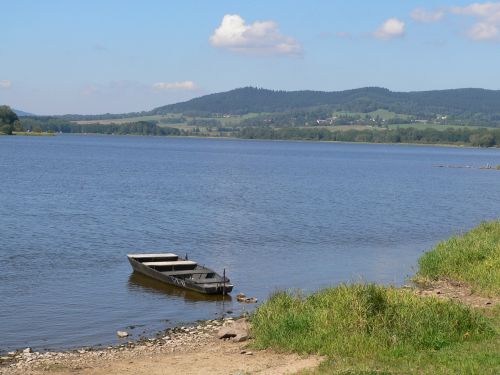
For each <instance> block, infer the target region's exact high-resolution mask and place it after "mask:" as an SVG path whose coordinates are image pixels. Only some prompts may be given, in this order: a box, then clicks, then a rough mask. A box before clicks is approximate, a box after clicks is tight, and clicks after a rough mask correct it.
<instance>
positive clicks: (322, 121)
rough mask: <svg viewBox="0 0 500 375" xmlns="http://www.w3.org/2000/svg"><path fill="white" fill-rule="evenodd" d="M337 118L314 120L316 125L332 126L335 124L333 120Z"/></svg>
mask: <svg viewBox="0 0 500 375" xmlns="http://www.w3.org/2000/svg"><path fill="white" fill-rule="evenodd" d="M336 119H337V117H329V118H327V119H318V120H316V124H318V125H333V124H335V120H336Z"/></svg>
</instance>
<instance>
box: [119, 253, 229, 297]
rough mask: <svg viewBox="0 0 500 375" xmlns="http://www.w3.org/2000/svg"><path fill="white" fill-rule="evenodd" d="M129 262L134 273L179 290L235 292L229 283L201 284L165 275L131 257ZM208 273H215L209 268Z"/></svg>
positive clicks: (213, 292)
mask: <svg viewBox="0 0 500 375" xmlns="http://www.w3.org/2000/svg"><path fill="white" fill-rule="evenodd" d="M128 260H129V262H130V265H131V266H132V269H133V270H134V272H137V273H140V274H143V275H146V276H148V277H151V278H153V279H156V280H159V281H161V282H164V283H166V284H170V285H174V286H176V287H179V288H184V289H189V290H193V291H195V292H199V293H204V294H227V293H230V292H231V291H232V290H233V285H232V284H229V283H227V282H226V283H223V282H220V283H210V284H199V283H196V282H193V281H191V280H189V279H182V278H178V277H175V276H169V275H165V274H163V273H161V272H159V271H157V270H155V269H153V268H150V267H148V266H145V265H144V264H142V263H141V262H138V261H137V260H135V259H133V258H130V257H129V258H128ZM208 272H214V271H212V270H210V269H208V268H207V273H208ZM224 284H225V285H224Z"/></svg>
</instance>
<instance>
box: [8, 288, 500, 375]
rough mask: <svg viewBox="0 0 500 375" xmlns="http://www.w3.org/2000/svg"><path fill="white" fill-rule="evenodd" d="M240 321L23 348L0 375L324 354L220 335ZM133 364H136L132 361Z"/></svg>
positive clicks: (494, 301) (449, 294)
mask: <svg viewBox="0 0 500 375" xmlns="http://www.w3.org/2000/svg"><path fill="white" fill-rule="evenodd" d="M400 289H409V290H411V291H413V292H414V293H415V295H417V296H420V297H421V298H429V297H435V298H438V299H449V300H455V301H458V302H460V303H463V304H465V305H468V306H471V307H473V308H477V309H491V308H494V307H495V306H497V305H499V304H500V298H497V297H484V296H481V295H476V294H474V293H473V292H472V289H471V288H470V287H469V286H467V285H465V284H463V283H459V282H453V281H451V280H438V281H435V282H431V283H419V282H418V280H417V281H414V282H413V283H412V285H404V286H401V287H400ZM241 320H246V316H240V317H225V318H220V319H212V320H204V321H197V322H193V323H191V324H188V325H185V326H176V327H173V328H167V329H165V330H162V331H159V332H157V333H156V334H155V335H154V336H153V337H141V338H138V339H130V338H127V337H124V338H122V339H121V340H123V342H122V343H120V344H117V345H109V346H104V347H103V345H100V344H97V345H93V346H86V347H81V348H78V349H70V350H54V351H52V350H47V351H41V352H33V351H32V350H31V348H25V349H19V350H16V351H12V352H8V353H5V354H2V355H0V375H4V374H5V375H7V374H13V375H21V374H23V375H24V374H33V375H44V374H49V373H52V372H54V371H57V372H58V373H60V374H66V373H67V374H72V373H74V372H75V371H78V372H79V373H80V372H81V373H84V374H87V373H89V374H96V373H97V374H101V373H102V374H107V373H128V372H127V371H124V369H123V368H122V367H121V366H122V365H123V363H124V362H127V365H129V366H128V368H129V370H131V371H130V374H135V373H141V374H142V373H144V374H146V373H147V374H149V373H156V372H154V371H156V370H158V371H159V370H161V368H156V367H154V366H155V363H156V362H154V361H151V358H157V359H158V360H160V361H165V362H168V361H170V360H171V359H172V358H176V360H179V358H182V360H181V361H180V362H179V363H182V366H185V365H186V363H187V362H189V361H191V362H193V363H194V362H196V361H195V360H193V358H195V357H197V356H201V357H203V358H204V359H205V360H208V361H209V362H212V359H213V356H214V355H216V354H217V353H219V354H220V356H219V358H218V360H219V362H218V365H217V366H218V367H217V369H218V371H219V372H217V371H216V372H215V373H228V374H229V373H231V372H228V371H229V370H231V371H237V370H238V369H239V367H238V366H240V367H241V366H243V367H245V366H247V367H245V368H247V369H248V366H250V365H249V364H248V363H247V362H248V359H249V358H252V360H251V361H250V362H252V364H251V366H254V367H253V369H254V370H258V371H261V370H262V369H261V368H260V367H259V366H260V365H262V363H265V367H266V368H268V369H272V368H273V366H272V364H273V363H274V362H276V361H277V362H276V364H277V366H278V368H279V369H278V370H277V369H274V370H271V372H269V374H280V373H281V372H279V371H281V370H282V369H283V366H285V365H286V364H289V365H290V366H292V368H291V369H292V370H294V371H301V370H303V369H311V368H315V367H317V366H318V365H319V364H320V363H321V362H322V361H323V360H324V359H325V358H323V357H319V356H315V355H308V356H300V355H297V354H293V353H277V352H274V351H272V350H255V351H254V350H253V349H252V338H251V337H250V338H249V341H247V339H246V338H245V339H244V340H242V341H236V342H235V341H234V340H231V339H220V338H218V332H219V330H221V329H222V328H224V327H228V326H230V325H232V324H234V322H237V321H241ZM219 336H220V335H219ZM227 356H230V357H231V358H233V357H235V358H234V359H238V361H237V362H236V363H233V364H232V365H234V366H236V367H238V368H236V367H234V368H231V366H230V362H231V361H230V360H229V359H228V358H227ZM260 357H264V358H266V360H267V361H268V362H265V361H264V362H262V361H263V360H262V358H260ZM257 358H258V359H257ZM277 358H279V361H278V360H277ZM145 361H149V362H150V367H148V368H147V371H146V372H142V367H141V368H140V370H139V368H138V367H136V366H138V365H137V364H136V363H137V362H140V363H141V364H142V363H143V362H145ZM254 362H255V363H254ZM261 362H262V363H261ZM133 364H135V365H134V366H132V365H133ZM197 366H198V367H199V365H197ZM228 366H229V367H228ZM255 366H257V367H255ZM301 366H303V367H301ZM198 367H193V368H192V369H191V370H190V372H189V373H198V372H196V370H200V372H199V373H200V374H202V373H203V372H202V371H203V368H198ZM101 370H102V371H101ZM275 370H277V371H275ZM100 371H101V372H100ZM151 371H153V372H151ZM179 371H182V369H177V372H179ZM222 371H223V372H222ZM157 373H159V374H160V373H164V372H161V371H160V372H157ZM172 373H174V372H172ZM263 373H267V372H263Z"/></svg>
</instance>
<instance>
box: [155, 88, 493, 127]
mask: <svg viewBox="0 0 500 375" xmlns="http://www.w3.org/2000/svg"><path fill="white" fill-rule="evenodd" d="M318 107H322V108H328V109H332V110H334V111H335V110H339V111H350V112H365V113H367V112H371V111H375V110H377V109H386V110H389V111H391V112H395V113H400V114H407V115H412V116H416V117H422V118H427V117H432V116H435V115H453V116H460V117H461V116H464V117H466V118H469V119H473V118H474V117H478V119H482V120H489V121H494V122H496V121H500V91H497V90H484V89H453V90H435V91H418V92H393V91H390V90H388V89H384V88H378V87H367V88H360V89H355V90H346V91H334V92H322V91H273V90H266V89H258V88H253V87H245V88H240V89H235V90H231V91H228V92H222V93H217V94H210V95H206V96H202V97H199V98H195V99H192V100H189V101H186V102H182V103H177V104H170V105H166V106H163V107H158V108H156V109H154V110H153V111H151V113H152V114H166V113H181V112H182V113H189V112H200V113H212V114H213V113H219V114H246V113H250V112H288V111H296V110H301V109H312V108H318Z"/></svg>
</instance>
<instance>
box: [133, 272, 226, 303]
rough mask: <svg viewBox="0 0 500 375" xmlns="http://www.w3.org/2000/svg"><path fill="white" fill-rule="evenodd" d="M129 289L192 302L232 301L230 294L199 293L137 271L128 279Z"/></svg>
mask: <svg viewBox="0 0 500 375" xmlns="http://www.w3.org/2000/svg"><path fill="white" fill-rule="evenodd" d="M128 289H129V291H131V292H136V291H140V292H147V293H153V294H157V295H158V294H160V295H164V296H167V297H168V296H173V297H180V298H183V299H184V300H186V301H190V302H198V301H206V302H210V301H213V302H222V301H224V302H227V303H230V302H232V298H231V296H230V295H226V296H222V295H210V294H202V293H197V292H194V291H191V290H187V289H184V288H179V287H176V286H174V285H169V284H165V283H162V282H160V281H158V280H155V279H152V278H151V277H147V276H144V275H141V274H139V273H136V272H132V273H131V274H130V276H129V279H128Z"/></svg>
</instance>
